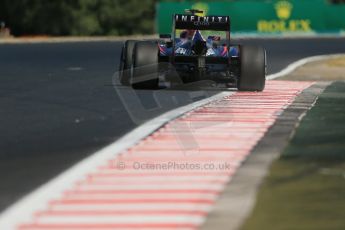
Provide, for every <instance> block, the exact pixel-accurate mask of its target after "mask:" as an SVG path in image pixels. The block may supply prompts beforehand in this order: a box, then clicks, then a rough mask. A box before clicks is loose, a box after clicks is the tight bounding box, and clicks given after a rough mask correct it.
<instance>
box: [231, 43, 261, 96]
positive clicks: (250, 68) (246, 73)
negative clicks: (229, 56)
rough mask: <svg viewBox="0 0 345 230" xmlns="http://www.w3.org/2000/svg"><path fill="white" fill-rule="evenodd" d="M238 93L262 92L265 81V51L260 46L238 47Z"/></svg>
mask: <svg viewBox="0 0 345 230" xmlns="http://www.w3.org/2000/svg"><path fill="white" fill-rule="evenodd" d="M240 68H241V69H240V76H239V79H238V81H237V88H238V90H240V91H262V90H264V88H265V81H266V51H265V49H264V48H262V47H260V46H247V45H244V46H240Z"/></svg>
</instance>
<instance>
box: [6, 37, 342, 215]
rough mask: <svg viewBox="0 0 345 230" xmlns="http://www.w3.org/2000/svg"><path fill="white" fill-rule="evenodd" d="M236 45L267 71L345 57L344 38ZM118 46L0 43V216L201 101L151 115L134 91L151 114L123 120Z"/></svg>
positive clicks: (148, 101) (145, 95)
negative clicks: (164, 116) (76, 167)
mask: <svg viewBox="0 0 345 230" xmlns="http://www.w3.org/2000/svg"><path fill="white" fill-rule="evenodd" d="M235 42H240V43H243V44H245V43H250V44H260V45H263V46H264V47H265V48H266V50H267V54H268V63H269V68H268V71H269V73H275V72H277V71H279V70H281V69H282V68H284V67H286V66H287V65H288V64H290V63H292V62H294V61H296V60H298V59H300V58H303V57H307V56H312V55H320V54H331V53H344V52H345V38H322V39H286V40H284V39H265V40H264V39H248V40H245V39H243V40H241V41H235ZM121 45H122V43H121V42H81V43H52V44H1V45H0V79H1V81H0V82H1V84H0V106H1V109H0V128H1V133H0V181H1V183H0V211H1V210H3V209H4V208H6V207H7V206H9V205H10V204H12V203H13V202H15V201H16V200H18V199H19V198H20V197H22V196H23V195H25V194H27V193H28V192H30V191H32V190H33V189H35V188H36V187H38V186H39V185H41V184H43V183H44V182H46V181H48V180H49V179H51V178H52V177H54V176H55V175H57V174H58V173H60V172H62V171H63V170H65V169H66V168H68V167H70V166H71V165H73V164H74V163H76V162H77V161H79V160H80V159H82V158H84V157H86V156H88V155H89V154H91V153H93V152H94V151H96V150H98V149H100V148H102V147H104V146H105V145H107V144H109V143H111V142H113V141H115V140H116V139H118V138H119V137H121V136H122V135H123V134H125V133H127V132H128V131H130V130H132V129H133V128H135V127H136V126H138V125H139V124H140V123H142V122H143V121H144V120H147V119H150V118H153V117H155V116H157V115H159V114H161V113H163V112H165V111H168V110H170V109H172V108H174V107H178V106H181V105H182V104H188V103H190V102H191V101H193V100H197V99H201V98H202V96H200V98H198V97H194V98H191V100H182V102H181V100H180V102H179V103H176V104H170V105H169V106H166V107H164V108H161V109H157V110H154V109H153V110H152V108H155V107H156V105H155V102H154V100H153V96H152V95H153V92H152V91H141V92H137V94H138V95H139V98H140V100H141V103H142V104H143V105H144V107H145V108H146V109H147V111H151V112H148V113H146V114H145V116H142V117H140V118H142V119H133V117H131V116H130V114H133V113H134V114H135V112H136V111H133V109H132V110H131V111H129V110H128V109H126V107H125V105H124V102H123V101H122V100H121V99H120V97H119V95H118V92H119V90H116V89H115V87H118V86H114V85H113V84H112V77H113V75H114V72H116V70H117V67H118V63H119V54H120V50H121ZM187 93H188V91H187V92H186V91H183V90H179V91H165V93H162V95H161V96H162V98H163V99H164V98H171V97H172V96H174V97H179V96H181V98H184V96H185V95H186V94H187ZM209 94H212V92H211V93H209ZM150 109H151V110H150ZM139 112H140V111H139Z"/></svg>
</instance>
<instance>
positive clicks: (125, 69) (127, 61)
mask: <svg viewBox="0 0 345 230" xmlns="http://www.w3.org/2000/svg"><path fill="white" fill-rule="evenodd" d="M136 42H137V41H135V40H127V41H126V42H125V43H124V44H123V47H122V51H121V59H120V68H119V77H120V82H121V84H122V85H126V86H129V85H130V84H129V80H130V77H131V68H132V64H133V59H132V58H133V49H134V45H135V43H136Z"/></svg>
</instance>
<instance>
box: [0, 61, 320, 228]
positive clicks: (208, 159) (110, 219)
mask: <svg viewBox="0 0 345 230" xmlns="http://www.w3.org/2000/svg"><path fill="white" fill-rule="evenodd" d="M301 64H302V63H301V61H300V62H299V64H295V67H293V66H290V67H288V68H290V70H289V71H292V70H293V68H296V67H298V65H301ZM283 71H285V72H286V70H283ZM276 77H279V74H278V75H275V76H270V77H269V79H272V78H276ZM313 84H314V83H313V82H292V81H278V80H268V81H267V83H266V88H265V90H264V91H263V92H238V91H229V92H222V93H219V94H217V95H214V96H212V97H210V98H207V99H204V100H201V101H198V102H195V103H192V104H190V105H188V106H184V107H181V108H178V109H175V110H173V111H170V112H168V113H166V114H163V115H161V116H159V117H157V118H155V119H153V120H150V121H148V122H146V123H144V124H143V125H141V126H140V127H138V128H136V129H135V130H133V131H132V132H130V133H128V134H127V135H125V136H124V137H123V138H121V139H120V140H118V141H116V142H114V143H113V144H111V145H109V146H107V147H105V148H104V149H102V150H100V151H99V152H96V153H94V154H93V155H91V156H90V157H88V158H86V159H84V160H83V161H81V162H79V163H78V164H76V165H75V166H73V167H72V168H70V169H69V170H67V171H65V172H63V173H62V174H61V175H59V176H57V177H56V178H55V179H53V180H51V181H50V182H48V183H47V184H45V185H43V186H42V187H40V188H38V189H37V190H35V191H33V192H32V193H31V194H29V195H27V196H26V197H24V198H23V199H22V200H20V201H19V202H17V203H16V204H14V205H12V206H11V207H9V208H8V209H7V210H5V212H3V213H2V214H1V215H0V226H1V229H21V230H34V229H37V230H38V229H65V230H68V229H71V230H72V229H73V230H75V229H80V230H81V229H107V230H108V229H197V228H199V227H201V226H202V225H203V223H204V222H205V220H206V217H207V215H208V214H209V213H210V212H212V208H213V207H214V204H215V202H216V200H217V198H218V197H219V195H220V194H221V193H222V191H223V190H224V188H225V186H226V185H227V184H228V183H229V182H230V181H231V179H232V177H233V175H234V174H235V173H236V170H237V169H238V168H239V167H240V166H241V164H242V163H243V162H244V160H245V159H246V157H247V156H248V155H249V154H250V153H251V151H252V149H253V148H254V147H255V146H256V145H257V143H258V142H259V141H260V140H261V139H262V137H263V136H264V135H265V133H266V132H267V131H268V130H269V128H270V127H271V126H272V125H273V124H274V123H275V121H276V119H277V118H278V117H279V115H280V114H281V113H282V112H283V111H284V109H286V108H287V107H288V106H289V105H290V104H291V103H293V101H294V99H295V98H296V97H297V96H298V95H299V94H300V93H301V92H302V91H303V90H305V89H307V88H309V87H310V86H312V85H313ZM230 186H231V184H230Z"/></svg>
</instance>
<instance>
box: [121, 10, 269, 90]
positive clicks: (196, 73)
mask: <svg viewBox="0 0 345 230" xmlns="http://www.w3.org/2000/svg"><path fill="white" fill-rule="evenodd" d="M201 12H202V11H198V10H188V13H186V14H175V15H174V16H173V29H172V34H171V35H161V36H160V38H161V39H160V40H149V41H134V40H128V41H126V42H125V43H124V46H123V48H122V54H121V62H120V71H119V73H120V76H119V77H120V82H121V83H122V84H123V85H131V86H132V87H133V88H135V89H154V88H157V87H158V83H159V79H161V76H162V75H165V76H169V74H170V73H171V72H174V73H177V74H178V76H179V77H180V79H181V80H182V82H195V81H199V80H205V79H207V80H213V81H215V82H221V83H225V84H227V85H229V86H230V85H232V86H235V87H237V88H238V89H239V90H245V91H262V90H263V89H264V87H265V79H266V77H265V75H266V52H265V49H264V48H262V47H258V46H252V45H234V44H231V43H230V17H229V16H203V17H202V16H198V15H196V13H201ZM205 37H206V38H205Z"/></svg>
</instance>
